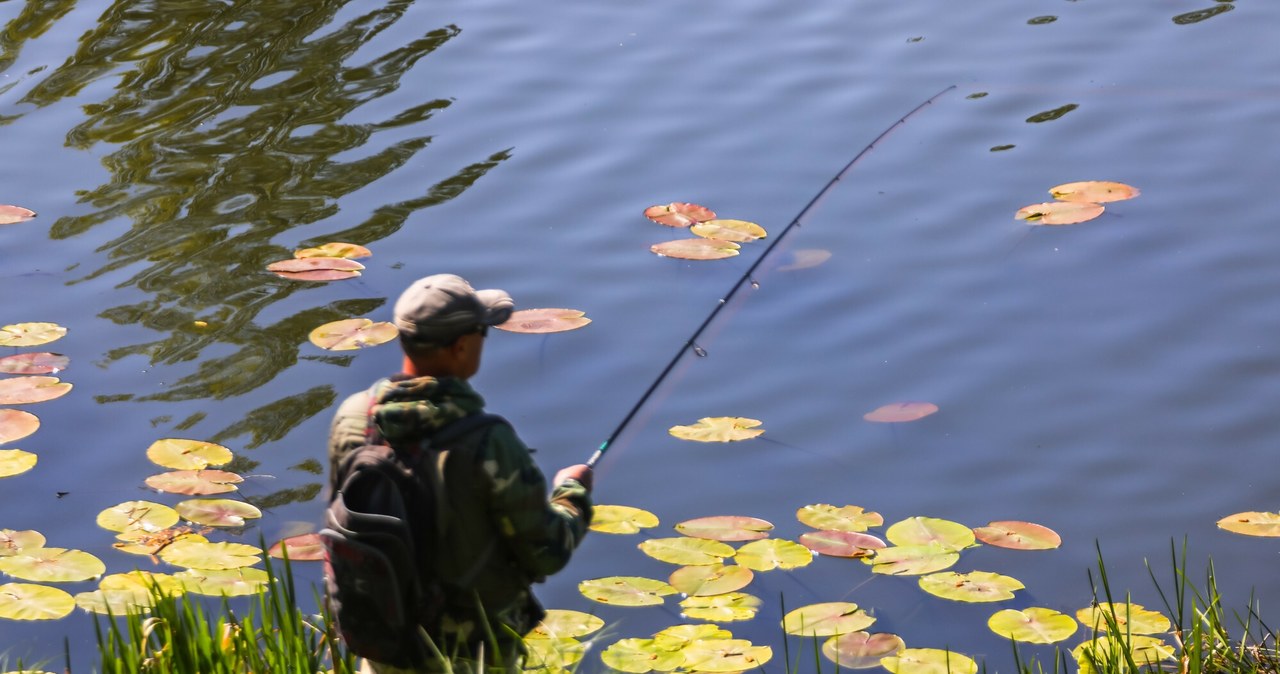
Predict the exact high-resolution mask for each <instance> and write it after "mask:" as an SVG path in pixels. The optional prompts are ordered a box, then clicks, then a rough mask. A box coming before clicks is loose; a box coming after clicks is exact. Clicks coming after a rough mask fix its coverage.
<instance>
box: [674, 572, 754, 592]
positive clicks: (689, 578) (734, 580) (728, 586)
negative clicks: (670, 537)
mask: <svg viewBox="0 0 1280 674" xmlns="http://www.w3.org/2000/svg"><path fill="white" fill-rule="evenodd" d="M754 577H755V574H754V573H752V572H751V569H748V568H747V567H745V566H737V565H734V564H728V565H726V564H711V565H704V566H682V567H680V568H678V569H676V570H675V571H674V572H672V573H671V577H670V578H668V579H667V582H669V583H671V586H672V587H674V588H675V589H677V590H679V591H680V592H683V593H685V594H686V595H688V596H690V597H710V596H712V595H717V594H727V593H729V592H737V591H738V590H741V589H742V588H744V587H746V586H748V585H750V584H751V579H752V578H754Z"/></svg>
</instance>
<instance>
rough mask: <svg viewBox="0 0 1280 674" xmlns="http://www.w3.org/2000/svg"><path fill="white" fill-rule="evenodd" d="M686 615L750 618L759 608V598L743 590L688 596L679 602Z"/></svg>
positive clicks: (719, 619) (724, 620)
mask: <svg viewBox="0 0 1280 674" xmlns="http://www.w3.org/2000/svg"><path fill="white" fill-rule="evenodd" d="M680 608H681V609H682V610H683V613H684V615H685V616H686V617H689V618H693V619H694V620H715V621H718V622H734V621H738V620H751V619H752V618H754V617H756V611H758V610H759V609H760V598H759V597H755V596H752V595H749V594H746V593H745V592H729V593H726V594H719V595H714V596H710V597H688V598H686V599H684V600H682V601H681V602H680Z"/></svg>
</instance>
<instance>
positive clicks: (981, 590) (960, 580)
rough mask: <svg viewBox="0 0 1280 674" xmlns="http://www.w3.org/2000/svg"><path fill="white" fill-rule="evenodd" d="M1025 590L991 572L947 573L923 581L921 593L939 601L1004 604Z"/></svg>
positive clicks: (926, 577)
mask: <svg viewBox="0 0 1280 674" xmlns="http://www.w3.org/2000/svg"><path fill="white" fill-rule="evenodd" d="M1024 587H1025V586H1024V585H1023V584H1022V583H1021V582H1020V581H1019V580H1018V579H1016V578H1010V577H1009V576H1002V575H1000V574H998V573H991V572H990V571H970V572H969V573H956V572H954V571H943V572H941V573H931V574H929V575H927V576H922V577H921V578H920V589H922V590H924V591H925V592H928V593H929V594H931V595H933V596H935V597H942V598H943V599H951V600H953V601H964V602H987V601H1004V600H1006V599H1013V592H1014V590H1021V589H1023V588H1024Z"/></svg>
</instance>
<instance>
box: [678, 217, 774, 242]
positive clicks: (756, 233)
mask: <svg viewBox="0 0 1280 674" xmlns="http://www.w3.org/2000/svg"><path fill="white" fill-rule="evenodd" d="M689 231H690V232H691V233H693V234H696V235H697V236H700V237H702V238H704V239H720V240H721V241H733V242H736V243H748V242H750V241H756V240H758V239H763V238H765V237H766V236H768V235H769V233H768V232H766V231H764V227H761V226H760V225H757V224H756V223H754V222H747V221H746V220H719V219H717V220H705V221H703V222H699V223H695V224H694V225H693V226H691V227H690V228H689Z"/></svg>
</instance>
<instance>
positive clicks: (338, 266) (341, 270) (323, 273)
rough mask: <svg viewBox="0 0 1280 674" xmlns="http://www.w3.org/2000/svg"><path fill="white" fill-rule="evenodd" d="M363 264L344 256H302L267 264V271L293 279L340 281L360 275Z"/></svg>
mask: <svg viewBox="0 0 1280 674" xmlns="http://www.w3.org/2000/svg"><path fill="white" fill-rule="evenodd" d="M361 269H364V265H362V264H360V263H359V262H356V261H355V260H348V259H346V258H344V257H302V258H294V259H292V260H281V261H279V262H272V263H271V264H269V265H267V271H269V272H272V273H273V274H275V275H276V276H279V277H281V278H287V279H290V280H293V281H340V280H342V279H349V278H355V277H357V276H359V275H360V270H361Z"/></svg>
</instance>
